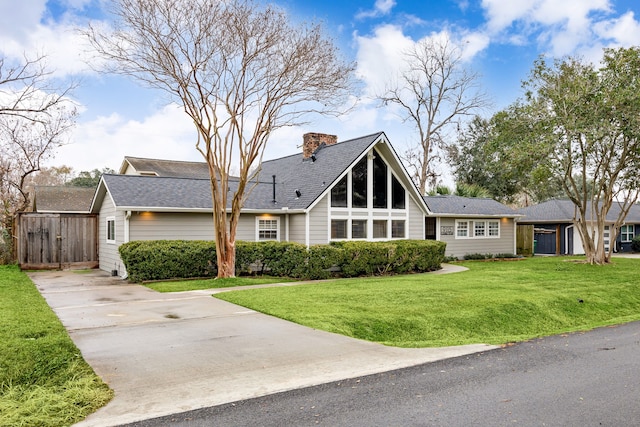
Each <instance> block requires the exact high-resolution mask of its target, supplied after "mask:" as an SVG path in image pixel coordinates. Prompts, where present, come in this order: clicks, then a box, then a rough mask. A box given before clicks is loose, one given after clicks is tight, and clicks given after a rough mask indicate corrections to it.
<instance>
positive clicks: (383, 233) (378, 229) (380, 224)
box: [373, 219, 387, 239]
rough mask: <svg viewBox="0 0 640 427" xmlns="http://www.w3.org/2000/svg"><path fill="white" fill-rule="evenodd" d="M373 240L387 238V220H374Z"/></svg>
mask: <svg viewBox="0 0 640 427" xmlns="http://www.w3.org/2000/svg"><path fill="white" fill-rule="evenodd" d="M373 238H374V239H386V238H387V220H386V219H374V220H373Z"/></svg>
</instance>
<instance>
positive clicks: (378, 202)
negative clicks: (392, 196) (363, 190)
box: [373, 151, 387, 209]
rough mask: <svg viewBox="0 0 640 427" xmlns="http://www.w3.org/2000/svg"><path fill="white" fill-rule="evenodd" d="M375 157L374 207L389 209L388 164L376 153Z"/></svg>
mask: <svg viewBox="0 0 640 427" xmlns="http://www.w3.org/2000/svg"><path fill="white" fill-rule="evenodd" d="M374 153H375V155H374V157H373V207H374V208H380V209H386V208H387V164H386V163H385V162H384V160H382V158H381V157H380V155H379V154H378V153H376V152H375V151H374Z"/></svg>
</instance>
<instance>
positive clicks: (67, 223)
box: [16, 212, 98, 270]
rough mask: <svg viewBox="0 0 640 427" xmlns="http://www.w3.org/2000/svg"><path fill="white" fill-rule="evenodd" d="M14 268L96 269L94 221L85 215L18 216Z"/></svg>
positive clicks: (96, 232)
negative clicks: (17, 266)
mask: <svg viewBox="0 0 640 427" xmlns="http://www.w3.org/2000/svg"><path fill="white" fill-rule="evenodd" d="M17 224H18V230H17V233H16V234H17V238H18V250H17V255H18V256H17V258H18V264H19V265H20V268H22V269H28V270H42V269H65V268H83V267H86V268H95V267H97V266H98V218H97V216H96V215H89V214H43V213H33V212H27V213H21V214H19V216H18V221H17Z"/></svg>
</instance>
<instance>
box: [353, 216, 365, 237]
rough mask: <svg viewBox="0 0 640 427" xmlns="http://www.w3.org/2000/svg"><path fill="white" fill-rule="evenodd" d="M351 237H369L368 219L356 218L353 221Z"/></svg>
mask: <svg viewBox="0 0 640 427" xmlns="http://www.w3.org/2000/svg"><path fill="white" fill-rule="evenodd" d="M351 238H352V239H366V238H367V220H366V219H354V220H352V221H351Z"/></svg>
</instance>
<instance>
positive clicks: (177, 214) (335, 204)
mask: <svg viewBox="0 0 640 427" xmlns="http://www.w3.org/2000/svg"><path fill="white" fill-rule="evenodd" d="M236 185H237V179H231V180H230V184H229V186H230V188H229V190H230V191H231V192H233V191H234V190H235V188H234V187H235V186H236ZM248 188H251V192H250V193H249V195H248V197H247V199H246V201H245V203H244V207H243V208H242V211H241V215H240V219H239V224H238V228H237V235H236V239H238V240H247V241H260V240H278V241H291V242H299V243H302V244H304V245H306V246H310V245H315V244H326V243H329V242H331V241H340V240H369V241H384V240H391V239H425V238H430V239H434V238H438V239H441V240H444V241H447V244H448V245H450V246H449V247H448V249H447V254H448V255H453V256H459V257H462V256H464V255H465V254H467V253H473V252H479V251H481V252H483V253H487V252H493V253H504V252H509V253H514V252H515V244H514V219H515V218H516V217H517V216H518V214H516V213H514V212H513V211H511V210H509V208H507V207H505V206H503V205H500V204H499V203H497V202H493V203H492V202H491V201H487V200H483V201H482V202H480V204H479V205H477V206H476V204H475V202H474V201H471V202H469V203H467V204H466V205H468V206H474V209H473V210H471V209H466V210H465V209H464V207H460V206H458V207H457V208H456V210H451V209H449V208H453V207H455V206H457V205H456V203H454V199H451V201H450V202H451V203H449V204H445V205H441V204H437V203H436V204H434V207H433V209H434V211H432V210H430V207H428V206H427V203H431V202H425V199H424V198H423V197H422V196H421V195H420V193H419V191H418V190H417V188H416V186H415V185H414V183H413V181H412V180H411V178H410V177H409V175H408V174H407V172H406V170H405V168H404V167H403V166H402V164H401V162H400V159H399V158H398V155H397V154H396V152H395V150H394V149H393V147H392V146H391V144H390V142H389V141H388V139H387V137H386V135H385V134H384V133H383V132H379V133H375V134H371V135H367V136H363V137H361V138H355V139H351V140H348V141H343V142H338V141H337V137H336V136H333V135H325V134H318V133H308V134H305V135H304V137H303V150H302V154H295V155H291V156H286V157H282V158H279V159H274V160H269V161H264V162H262V164H261V165H260V168H259V171H258V173H257V174H256V175H255V176H254V178H253V179H252V180H251V183H250V185H249V186H248ZM455 200H457V199H455ZM463 205H464V203H463ZM441 208H443V209H441ZM458 208H459V209H458ZM460 209H461V210H460ZM483 209H486V210H485V211H483ZM91 212H93V213H95V214H99V217H100V221H99V236H100V268H101V269H103V270H107V271H113V270H117V271H118V273H119V274H120V275H125V274H126V272H125V271H124V266H123V265H122V261H121V260H120V257H119V255H118V246H119V245H121V244H122V243H125V242H129V241H133V240H154V239H206V240H209V239H211V240H212V239H213V238H214V234H213V219H212V215H211V213H212V201H211V191H210V182H209V173H208V168H207V165H206V164H204V163H194V162H174V161H167V160H154V159H142V158H136V157H126V158H125V160H124V162H123V164H122V167H121V168H120V174H118V175H108V174H107V175H104V176H103V177H102V179H101V181H100V184H99V186H98V189H97V191H96V193H95V196H94V199H93V202H92V206H91ZM465 223H466V224H467V226H468V227H470V228H469V233H470V234H469V235H467V236H466V237H463V235H462V231H461V229H462V227H463V224H465ZM436 224H437V232H435V231H433V230H432V228H433V227H435V226H436ZM481 224H484V227H485V232H486V234H485V235H484V236H481V235H480V233H481V231H480V230H481V227H482V225H481ZM449 227H453V229H454V230H455V233H457V234H449ZM455 227H458V229H457V230H456V229H455ZM443 230H444V231H443Z"/></svg>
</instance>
